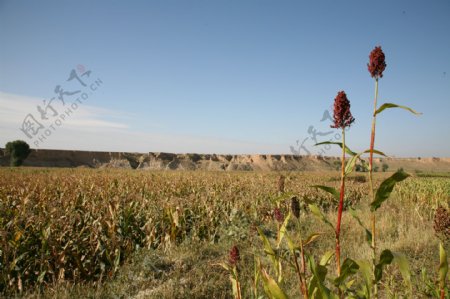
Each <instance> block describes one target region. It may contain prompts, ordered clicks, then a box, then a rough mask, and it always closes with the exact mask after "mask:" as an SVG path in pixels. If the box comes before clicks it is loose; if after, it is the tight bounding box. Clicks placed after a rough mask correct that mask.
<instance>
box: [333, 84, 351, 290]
mask: <svg viewBox="0 0 450 299" xmlns="http://www.w3.org/2000/svg"><path fill="white" fill-rule="evenodd" d="M333 118H334V119H333V120H334V124H333V125H332V126H331V127H332V128H336V129H337V128H339V129H341V130H342V158H341V163H342V164H341V189H340V193H339V208H338V218H337V224H336V269H337V274H338V276H339V275H340V274H341V244H340V234H341V220H342V210H343V208H344V195H345V149H346V146H345V128H347V127H350V125H351V124H352V123H353V122H354V121H355V119H354V118H353V116H352V113H351V112H350V101H349V100H348V99H347V95H346V94H345V92H343V91H340V92H338V94H337V96H336V98H335V99H334V111H333ZM339 297H341V296H339Z"/></svg>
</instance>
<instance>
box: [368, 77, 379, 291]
mask: <svg viewBox="0 0 450 299" xmlns="http://www.w3.org/2000/svg"><path fill="white" fill-rule="evenodd" d="M377 100H378V78H376V79H375V100H374V104H373V118H372V130H371V135H370V154H369V185H370V197H371V198H372V202H373V201H374V200H375V192H374V189H373V148H374V145H375V126H376V121H377V116H376V114H375V113H376V111H377ZM371 221H372V224H371V228H372V246H371V247H372V270H373V296H374V297H375V298H378V286H377V283H376V281H375V268H376V258H377V249H376V243H375V234H376V230H375V227H376V225H375V224H376V219H375V211H373V212H372V215H371Z"/></svg>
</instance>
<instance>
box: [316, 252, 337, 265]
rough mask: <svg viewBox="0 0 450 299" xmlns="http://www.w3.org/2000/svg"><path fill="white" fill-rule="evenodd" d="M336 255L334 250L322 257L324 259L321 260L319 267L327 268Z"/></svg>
mask: <svg viewBox="0 0 450 299" xmlns="http://www.w3.org/2000/svg"><path fill="white" fill-rule="evenodd" d="M333 255H334V250H329V251H327V252H325V253H324V255H322V258H321V259H320V263H319V265H322V266H326V265H328V263H329V262H330V261H331V258H332V257H333Z"/></svg>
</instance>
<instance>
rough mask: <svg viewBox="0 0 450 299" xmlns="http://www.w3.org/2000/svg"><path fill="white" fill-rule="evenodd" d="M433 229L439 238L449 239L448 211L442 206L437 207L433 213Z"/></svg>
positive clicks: (449, 217)
mask: <svg viewBox="0 0 450 299" xmlns="http://www.w3.org/2000/svg"><path fill="white" fill-rule="evenodd" d="M433 227H434V231H435V232H436V234H437V235H438V237H439V238H441V239H443V240H450V213H449V211H448V210H447V209H446V208H444V207H441V206H440V207H438V208H437V209H436V213H435V214H434V226H433Z"/></svg>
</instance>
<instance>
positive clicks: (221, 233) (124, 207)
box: [0, 168, 450, 298]
mask: <svg viewBox="0 0 450 299" xmlns="http://www.w3.org/2000/svg"><path fill="white" fill-rule="evenodd" d="M0 172H1V177H2V179H1V180H0V294H3V295H4V296H11V295H14V296H20V295H25V296H31V297H33V296H36V297H41V296H44V297H132V296H135V297H137V298H147V297H149V298H229V297H231V296H232V295H231V294H232V292H231V287H230V281H229V278H228V273H227V272H226V271H225V270H224V269H222V268H221V267H220V266H218V264H219V263H221V262H225V261H227V260H228V252H229V249H230V248H231V247H232V246H233V245H237V246H238V247H239V249H240V262H239V263H240V264H239V271H240V276H241V277H240V281H241V285H242V292H243V294H242V298H252V296H253V295H255V292H256V293H259V296H263V297H264V290H263V286H262V285H260V284H256V285H255V277H254V275H255V274H254V268H255V266H254V263H255V262H254V261H255V256H257V257H260V258H261V260H260V262H261V263H263V264H264V263H267V254H266V253H267V252H266V253H265V252H264V247H263V244H262V242H261V239H260V237H259V236H258V229H260V230H261V231H264V234H265V235H266V237H267V239H269V240H275V239H276V238H277V226H278V228H279V224H278V223H277V221H276V220H275V219H274V209H275V208H277V207H278V208H279V210H280V211H281V213H282V214H283V215H288V213H289V209H290V198H291V197H292V196H297V197H298V199H299V200H300V205H301V212H300V221H299V226H300V228H301V230H302V231H303V232H304V236H307V235H308V234H310V233H312V232H319V235H317V236H318V237H317V239H315V240H314V242H311V243H310V244H309V245H308V252H309V253H310V254H311V255H312V256H315V257H320V256H322V255H323V254H324V252H326V251H327V250H330V249H333V246H334V245H333V244H334V235H333V232H332V231H330V230H329V228H327V226H326V225H325V224H324V223H323V222H322V221H320V220H318V219H317V218H316V217H314V215H312V213H311V212H310V211H309V209H308V208H307V206H308V204H309V203H314V204H316V205H317V206H318V207H319V208H320V210H321V211H322V212H323V213H324V215H325V216H326V217H328V218H330V219H334V218H335V217H336V216H335V215H336V212H335V210H336V207H337V202H336V201H335V200H334V199H333V197H332V196H331V195H329V194H328V193H325V192H324V191H322V190H317V189H315V188H311V187H310V186H312V185H315V184H322V185H329V186H332V187H337V186H338V184H339V174H338V173H337V172H336V173H332V172H330V173H300V172H292V173H283V175H284V176H285V177H286V181H285V188H284V190H283V192H280V187H279V186H277V182H278V179H279V176H280V173H275V172H272V173H269V172H267V173H258V172H248V173H244V172H147V171H128V170H98V169H32V168H31V169H30V168H28V169H27V168H16V169H13V168H4V169H0ZM388 175H389V174H385V173H377V174H375V178H376V182H377V184H379V183H380V181H381V180H382V179H383V178H385V177H387V176H388ZM346 187H347V190H346V200H345V208H346V209H347V208H349V207H353V208H354V209H355V210H356V212H357V213H358V215H359V219H361V221H362V222H363V224H368V222H369V216H368V215H369V213H370V211H369V208H368V194H367V192H368V191H367V183H366V177H365V176H363V175H353V176H350V177H349V178H348V181H347V186H346ZM449 203H450V178H448V177H439V178H433V177H430V176H428V177H414V176H413V177H410V178H408V179H407V180H405V181H403V182H401V183H399V184H398V185H397V186H396V188H395V190H394V193H393V196H392V198H390V199H389V200H388V201H387V202H386V203H385V205H384V206H383V207H382V208H381V209H380V211H381V212H380V213H379V218H378V230H379V232H378V234H379V235H378V246H379V247H380V248H381V249H382V248H385V247H389V248H390V249H392V250H395V251H397V252H401V253H403V254H404V255H405V256H406V258H407V260H408V262H409V266H410V273H411V282H410V284H411V286H410V287H405V282H404V281H403V279H402V278H401V277H402V276H401V275H400V274H399V270H398V269H397V267H396V266H394V265H391V266H388V267H386V268H385V269H384V272H385V273H384V275H383V279H382V282H381V285H382V286H383V287H382V289H381V294H384V295H385V297H390V296H395V295H398V296H402V295H405V294H406V295H405V296H411V294H415V295H414V296H413V297H414V298H421V297H424V298H426V297H427V295H426V294H431V290H430V289H431V286H430V284H433V283H434V282H435V281H436V280H437V268H438V266H439V247H438V243H439V242H438V239H437V238H436V237H435V236H434V231H433V217H434V213H435V209H436V208H437V207H438V206H439V205H443V206H448V205H449ZM341 238H342V240H343V241H342V242H343V244H342V254H343V256H351V257H352V258H355V259H358V258H359V259H362V258H367V257H368V256H369V247H368V245H367V244H366V242H365V232H364V230H363V229H361V227H360V226H359V225H358V224H357V222H356V220H355V219H354V218H352V217H351V216H350V213H348V211H346V212H344V216H343V226H342V237H341ZM280 250H281V249H280ZM267 268H268V269H270V267H267ZM283 268H284V269H285V271H284V278H283V280H282V285H283V288H284V289H285V290H286V292H287V293H289V294H291V295H292V296H293V297H298V296H299V290H298V286H297V284H298V280H297V279H296V276H295V275H296V274H295V271H294V270H292V269H291V268H290V267H289V263H288V262H286V263H285V264H284V265H283ZM268 271H269V273H270V271H273V270H268ZM272 275H275V274H274V273H272Z"/></svg>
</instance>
